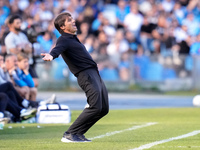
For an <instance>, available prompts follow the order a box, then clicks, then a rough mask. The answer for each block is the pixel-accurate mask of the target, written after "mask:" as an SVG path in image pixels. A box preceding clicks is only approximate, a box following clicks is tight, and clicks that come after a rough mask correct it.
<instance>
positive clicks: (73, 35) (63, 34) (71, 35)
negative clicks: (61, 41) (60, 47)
mask: <svg viewBox="0 0 200 150" xmlns="http://www.w3.org/2000/svg"><path fill="white" fill-rule="evenodd" d="M62 36H67V37H70V38H73V37H76V34H69V33H65V32H64V33H62Z"/></svg>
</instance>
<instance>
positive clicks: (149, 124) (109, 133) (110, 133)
mask: <svg viewBox="0 0 200 150" xmlns="http://www.w3.org/2000/svg"><path fill="white" fill-rule="evenodd" d="M155 124H157V122H149V123H146V124H143V125H138V126H133V127H131V128H128V129H124V130H120V131H113V132H108V133H106V134H103V135H99V136H96V137H93V138H90V140H94V139H100V138H103V137H106V136H111V135H115V134H118V133H122V132H125V131H131V130H136V129H140V128H144V127H148V126H151V125H155Z"/></svg>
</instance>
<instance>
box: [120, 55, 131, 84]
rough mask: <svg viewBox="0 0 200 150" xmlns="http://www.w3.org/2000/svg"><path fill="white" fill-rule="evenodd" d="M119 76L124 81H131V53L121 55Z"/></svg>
mask: <svg viewBox="0 0 200 150" xmlns="http://www.w3.org/2000/svg"><path fill="white" fill-rule="evenodd" d="M118 68H119V76H120V79H121V80H122V81H129V80H130V56H129V52H125V53H123V54H122V55H121V61H120V64H119V66H118Z"/></svg>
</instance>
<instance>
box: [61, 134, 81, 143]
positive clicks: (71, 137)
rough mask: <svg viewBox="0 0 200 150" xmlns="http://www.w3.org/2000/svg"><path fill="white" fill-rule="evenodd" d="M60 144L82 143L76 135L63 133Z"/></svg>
mask: <svg viewBox="0 0 200 150" xmlns="http://www.w3.org/2000/svg"><path fill="white" fill-rule="evenodd" d="M61 141H62V142H65V143H71V142H84V141H83V140H81V139H79V138H78V136H77V135H75V134H71V133H66V132H65V133H64V135H63V137H62V139H61Z"/></svg>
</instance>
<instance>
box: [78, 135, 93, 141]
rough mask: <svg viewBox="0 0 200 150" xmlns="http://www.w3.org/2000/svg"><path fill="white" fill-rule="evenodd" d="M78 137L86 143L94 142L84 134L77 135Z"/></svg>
mask: <svg viewBox="0 0 200 150" xmlns="http://www.w3.org/2000/svg"><path fill="white" fill-rule="evenodd" d="M77 136H78V138H79V139H81V140H82V141H84V142H92V141H91V140H88V139H87V138H86V137H85V136H84V135H83V134H77Z"/></svg>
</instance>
